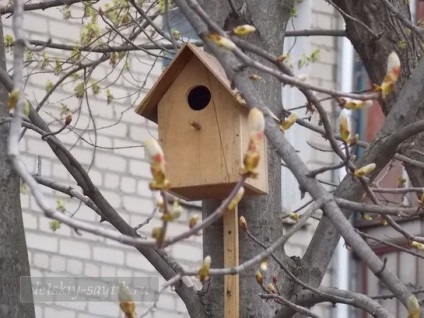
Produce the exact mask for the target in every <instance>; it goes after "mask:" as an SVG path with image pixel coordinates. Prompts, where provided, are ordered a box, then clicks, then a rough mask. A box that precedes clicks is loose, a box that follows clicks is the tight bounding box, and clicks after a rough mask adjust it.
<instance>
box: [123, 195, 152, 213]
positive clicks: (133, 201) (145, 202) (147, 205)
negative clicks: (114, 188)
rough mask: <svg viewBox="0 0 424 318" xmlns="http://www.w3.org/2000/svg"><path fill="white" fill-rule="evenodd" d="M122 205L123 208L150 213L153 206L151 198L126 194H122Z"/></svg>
mask: <svg viewBox="0 0 424 318" xmlns="http://www.w3.org/2000/svg"><path fill="white" fill-rule="evenodd" d="M122 205H123V208H124V209H125V210H127V211H130V212H138V213H140V214H141V213H143V214H150V213H151V212H152V210H153V207H154V205H153V201H152V200H149V199H144V198H139V197H131V196H127V195H124V196H123V204H122Z"/></svg>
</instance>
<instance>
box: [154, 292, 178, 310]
mask: <svg viewBox="0 0 424 318" xmlns="http://www.w3.org/2000/svg"><path fill="white" fill-rule="evenodd" d="M158 307H159V308H161V309H162V308H164V309H167V310H175V309H176V308H177V300H176V298H175V295H172V294H169V293H163V294H162V295H160V296H159V301H158Z"/></svg>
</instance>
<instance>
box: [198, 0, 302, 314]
mask: <svg viewBox="0 0 424 318" xmlns="http://www.w3.org/2000/svg"><path fill="white" fill-rule="evenodd" d="M293 2H294V1H292V0H286V1H266V2H263V1H257V0H249V1H246V5H245V6H244V7H245V9H246V10H242V12H240V17H237V18H235V16H234V15H233V14H231V9H230V7H229V4H228V1H226V0H221V1H219V3H217V2H216V1H205V3H204V4H203V8H204V9H205V11H206V12H207V13H208V14H209V16H210V17H211V18H212V20H213V21H215V22H217V23H218V24H219V25H220V26H221V27H224V28H226V29H229V28H231V27H233V26H236V25H241V24H246V23H247V24H251V25H254V26H255V27H256V29H257V30H258V31H257V32H256V34H255V35H253V36H250V37H249V42H251V43H253V44H255V45H258V46H260V47H262V48H264V49H266V50H269V51H271V52H273V53H275V54H276V55H280V54H281V53H282V51H283V40H284V30H285V29H286V25H287V21H288V20H289V18H290V12H291V8H292V6H293ZM235 4H236V7H237V9H240V8H242V3H241V2H239V1H238V2H236V3H235ZM262 62H263V61H262ZM260 75H261V76H262V77H263V80H261V81H258V83H257V90H258V92H259V94H260V96H261V98H262V99H263V100H264V102H265V103H266V104H267V105H270V107H272V111H273V112H275V113H277V114H278V113H280V112H281V84H280V83H279V82H278V81H277V80H275V79H274V78H272V77H270V76H266V75H264V74H260ZM268 177H269V194H268V195H266V196H259V197H250V198H246V199H244V200H242V202H240V204H239V215H243V216H244V217H245V218H246V220H247V223H248V227H249V230H250V231H251V232H252V233H253V235H255V236H256V237H257V238H258V239H259V240H261V241H262V242H264V243H266V244H270V243H271V242H273V241H274V240H275V239H276V238H278V237H279V236H281V235H282V230H283V229H282V223H281V216H282V215H281V163H280V159H279V157H278V156H277V155H276V153H275V151H273V150H272V148H271V147H270V146H269V147H268ZM217 205H218V202H213V201H204V202H203V216H204V217H205V216H207V215H209V214H210V213H211V211H213V210H214V208H216V206H217ZM222 236H223V234H222V221H221V222H219V223H217V224H214V225H213V226H211V227H208V228H207V229H205V231H204V233H203V253H204V255H210V256H211V257H212V267H222V266H223V253H224V252H223V241H222ZM239 246H240V263H242V262H244V261H246V260H248V259H250V258H252V257H254V256H255V255H257V254H258V253H259V252H261V251H262V248H261V247H258V245H257V244H256V243H254V242H253V241H252V240H251V239H249V238H248V237H247V236H246V235H245V234H244V233H243V232H240V234H239ZM278 254H279V256H284V255H283V254H284V253H283V250H281V251H279V252H278V253H277V255H278ZM256 270H257V268H255V267H253V268H250V269H248V270H247V271H245V272H243V273H242V274H241V275H240V317H243V318H244V317H270V316H271V315H272V313H273V311H274V309H275V308H273V307H272V305H271V304H272V303H271V302H268V303H267V302H265V301H263V300H262V299H260V298H259V297H258V296H257V293H259V292H261V288H260V286H259V285H258V283H257V282H256V280H255V274H254V273H255V271H256ZM278 272H280V270H278ZM273 274H277V265H276V263H275V262H274V261H273V260H270V261H269V263H268V271H267V275H266V277H265V279H270V278H271V276H272V275H273ZM205 289H206V288H205ZM207 291H208V293H207V295H206V297H205V300H206V305H207V309H208V311H209V313H210V314H211V317H217V318H218V317H219V318H222V317H224V311H223V310H224V297H223V291H224V279H223V278H222V277H221V278H215V277H213V278H212V279H211V280H210V285H209V286H207Z"/></svg>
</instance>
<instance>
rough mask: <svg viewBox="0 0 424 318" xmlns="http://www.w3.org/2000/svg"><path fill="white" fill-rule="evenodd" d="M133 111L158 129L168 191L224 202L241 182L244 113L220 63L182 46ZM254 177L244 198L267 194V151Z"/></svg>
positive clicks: (245, 139) (245, 133)
mask: <svg viewBox="0 0 424 318" xmlns="http://www.w3.org/2000/svg"><path fill="white" fill-rule="evenodd" d="M137 112H138V113H139V114H140V115H142V116H144V117H146V118H148V119H150V120H153V121H155V122H157V124H158V128H159V141H160V143H161V144H162V148H163V150H164V153H165V158H166V162H167V166H166V171H167V178H168V179H169V181H170V183H171V189H170V191H171V192H172V193H174V194H176V195H178V196H180V197H182V198H184V199H186V200H203V199H222V198H225V197H226V196H227V195H228V194H229V193H230V191H231V190H232V188H233V187H234V185H235V183H236V182H237V181H238V180H239V179H240V169H241V167H242V162H243V156H244V153H245V151H246V150H247V146H248V142H249V135H250V133H249V131H248V128H247V116H248V109H247V108H246V107H243V106H242V105H240V104H239V103H238V102H237V101H236V98H235V92H234V91H233V90H232V89H231V85H230V83H229V81H228V79H227V77H226V76H225V72H224V70H223V69H222V67H221V65H220V64H219V62H218V61H217V60H216V59H215V58H214V57H213V56H211V55H209V54H207V53H205V52H203V51H202V50H201V49H199V48H197V47H194V46H193V45H190V44H186V45H185V46H183V48H182V49H181V50H180V51H179V52H178V54H177V55H176V57H175V58H174V59H173V61H172V62H171V64H170V65H169V66H168V68H167V69H166V70H165V72H164V73H163V74H162V75H161V77H160V78H159V80H158V81H157V82H156V83H155V85H154V86H153V88H152V90H151V91H150V92H149V93H148V94H147V96H146V97H145V99H144V100H143V102H142V103H141V104H140V106H139V107H138V109H137ZM262 154H263V155H262V156H261V157H262V158H261V161H260V164H259V167H258V173H259V175H258V178H257V179H248V180H247V182H246V186H245V189H246V191H245V195H252V194H266V193H267V191H268V181H267V180H268V178H267V177H268V173H267V158H266V147H265V146H264V147H263V149H262Z"/></svg>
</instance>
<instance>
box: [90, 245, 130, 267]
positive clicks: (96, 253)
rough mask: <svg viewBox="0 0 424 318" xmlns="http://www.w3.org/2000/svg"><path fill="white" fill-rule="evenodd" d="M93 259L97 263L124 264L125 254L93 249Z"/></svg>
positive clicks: (101, 248)
mask: <svg viewBox="0 0 424 318" xmlns="http://www.w3.org/2000/svg"><path fill="white" fill-rule="evenodd" d="M111 255H113V257H111ZM93 258H94V259H95V260H97V261H101V262H105V263H111V264H118V265H123V264H124V253H123V252H122V251H118V250H116V249H110V248H105V247H97V246H96V247H93Z"/></svg>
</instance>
